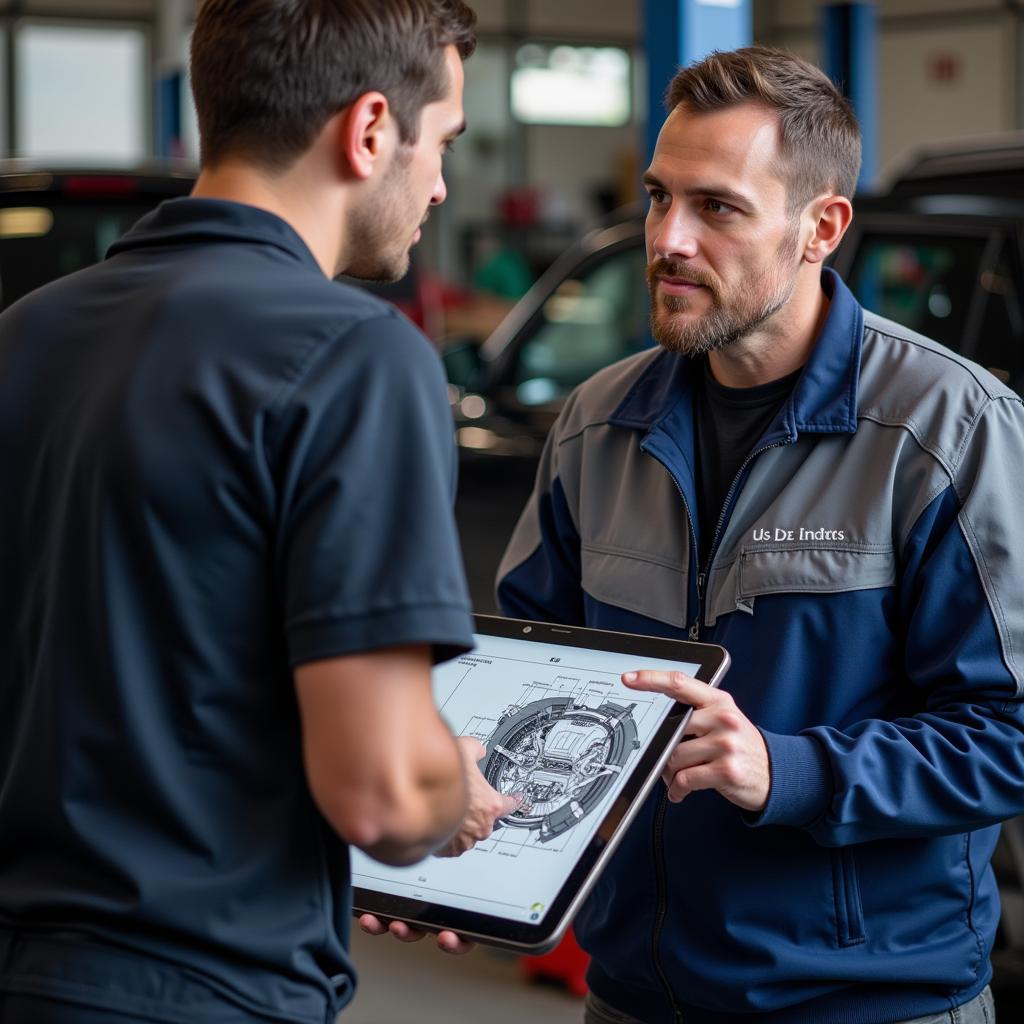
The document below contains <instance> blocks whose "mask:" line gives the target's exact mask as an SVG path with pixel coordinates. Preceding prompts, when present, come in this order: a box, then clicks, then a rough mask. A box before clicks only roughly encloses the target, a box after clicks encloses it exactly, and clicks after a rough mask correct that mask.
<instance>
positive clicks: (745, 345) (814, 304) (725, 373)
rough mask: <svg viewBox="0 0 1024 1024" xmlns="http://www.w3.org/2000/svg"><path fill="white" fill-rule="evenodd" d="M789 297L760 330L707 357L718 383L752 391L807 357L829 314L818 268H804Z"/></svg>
mask: <svg viewBox="0 0 1024 1024" xmlns="http://www.w3.org/2000/svg"><path fill="white" fill-rule="evenodd" d="M804 270H806V271H809V272H808V273H801V274H800V276H799V278H798V280H797V285H796V288H795V290H794V292H793V296H792V298H791V299H790V300H789V302H787V303H786V305H785V306H783V308H782V309H780V310H779V312H778V313H776V314H775V315H774V316H773V317H771V319H770V320H769V321H768V322H767V323H766V324H764V325H762V327H760V328H758V330H756V331H753V332H751V334H749V335H747V336H746V337H744V338H739V339H738V340H737V341H735V342H733V343H732V344H731V345H726V346H725V347H724V348H721V349H717V350H715V351H714V352H711V353H710V354H709V356H708V364H709V366H710V368H711V373H712V374H713V375H714V378H715V380H717V381H718V382H719V384H724V385H725V386H726V387H730V388H752V387H757V386H758V385H759V384H768V383H770V382H771V381H773V380H780V379H781V378H782V377H786V376H788V375H789V374H791V373H793V372H795V371H796V370H799V369H800V367H801V366H803V365H804V364H805V363H806V362H807V360H808V359H809V358H810V355H811V351H812V350H813V348H814V346H815V344H816V343H817V340H818V336H819V335H820V334H821V330H822V328H823V326H824V324H825V319H826V317H827V316H828V309H829V298H828V296H827V295H826V294H825V292H824V290H823V289H822V287H821V272H820V267H819V266H814V267H810V266H808V267H805V268H804Z"/></svg>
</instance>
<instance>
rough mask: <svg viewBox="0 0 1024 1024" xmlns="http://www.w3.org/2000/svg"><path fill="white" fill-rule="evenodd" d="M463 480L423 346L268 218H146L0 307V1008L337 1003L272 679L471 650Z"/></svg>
mask: <svg viewBox="0 0 1024 1024" xmlns="http://www.w3.org/2000/svg"><path fill="white" fill-rule="evenodd" d="M455 469H456V462H455V453H454V448H453V444H452V425H451V415H450V410H449V407H448V403H447V399H446V389H445V380H444V375H443V372H442V369H441V366H440V362H439V360H438V358H437V356H436V354H435V353H434V351H433V349H432V348H431V346H430V344H429V342H428V341H427V340H426V339H425V338H424V337H423V336H422V335H421V334H420V333H419V332H418V331H417V330H416V329H415V328H414V327H413V326H412V325H411V324H409V323H408V322H407V321H406V320H405V319H403V318H402V317H401V316H400V315H399V314H397V313H396V312H395V311H394V310H393V309H392V308H391V307H389V306H387V305H385V304H384V303H382V302H381V301H379V300H378V299H376V298H374V297H372V296H370V295H368V294H366V293H364V292H362V291H360V290H358V289H354V288H350V287H348V286H345V285H341V284H337V283H335V282H332V281H329V280H327V279H326V278H325V277H324V276H323V274H322V273H321V271H320V268H319V267H318V265H317V264H316V262H315V260H314V258H313V256H312V254H311V253H310V251H309V250H308V249H307V248H306V246H305V245H304V244H303V242H302V241H301V239H300V238H299V237H298V235H297V234H296V233H295V232H294V231H293V230H292V229H291V228H290V227H289V226H288V225H287V224H286V223H285V222H284V221H282V220H280V219H279V218H277V217H275V216H274V215H272V214H270V213H267V212H265V211H262V210H258V209H255V208H252V207H247V206H243V205H240V204H235V203H228V202H221V201H216V200H208V199H192V198H188V199H179V200H174V201H172V202H169V203H165V204H164V205H163V206H161V207H160V208H159V209H158V210H157V211H156V212H154V213H153V214H151V215H149V216H148V217H146V218H145V219H144V220H143V221H141V222H140V223H139V224H138V225H137V226H136V227H135V228H134V229H133V230H132V232H130V233H129V234H128V235H127V236H126V237H125V238H124V239H122V240H121V241H120V242H118V243H117V244H116V245H115V246H114V247H113V248H112V249H111V251H110V253H109V255H108V258H107V259H106V260H105V261H104V262H103V263H101V264H99V265H97V266H95V267H91V268H89V269H87V270H84V271H81V272H79V273H77V274H74V275H71V276H69V277H66V278H63V279H62V280H60V281H57V282H54V283H53V284H51V285H49V286H47V287H45V288H43V289H41V290H39V291H37V292H35V293H33V294H31V295H29V296H27V297H26V298H25V299H23V300H22V301H21V302H19V303H17V304H16V305H14V306H13V307H12V308H11V309H10V310H8V311H7V312H6V313H5V314H4V315H3V316H2V317H0V991H8V992H20V993H29V994H37V995H48V996H52V997H54V998H59V999H63V1000H66V1001H70V1002H77V1003H80V1004H84V1005H88V1006H97V1007H111V1008H113V1007H117V1008H119V1009H122V1010H123V1011H124V1012H126V1013H134V1014H137V1015H139V1016H149V1017H152V1018H153V1019H156V1020H161V1021H180V1022H187V1024H194V1022H199V1021H210V1022H214V1021H218V1022H219V1021H228V1020H232V1021H235V1020H238V1019H240V1016H239V1015H241V1017H242V1018H243V1019H248V1017H250V1016H251V1017H252V1018H253V1019H261V1020H262V1019H269V1020H281V1021H285V1020H286V1021H303V1022H306V1021H308V1022H310V1024H313V1022H316V1024H322V1022H324V1021H329V1020H331V1019H332V1018H333V1016H334V1014H335V1013H336V1011H337V1010H338V1009H340V1007H341V1006H342V1005H344V1003H345V1002H347V1000H348V999H349V998H350V996H351V992H352V988H353V971H352V966H351V964H350V962H349V960H348V958H347V956H346V953H345V947H346V944H347V938H348V929H349V918H350V912H351V907H350V896H349V881H348V858H347V850H346V847H345V845H344V843H343V842H342V841H341V840H340V839H339V838H338V837H337V836H336V835H335V834H334V833H333V831H332V830H331V829H330V828H329V827H328V826H327V824H326V823H325V821H324V820H323V819H322V818H321V816H320V814H319V813H318V811H317V810H316V808H315V806H314V804H313V801H312V799H311V797H310V794H309V791H308V788H307V785H306V780H305V775H304V771H303V765H302V758H301V747H300V723H299V716H298V710H297V705H296V699H295V693H294V687H293V683H292V672H291V670H292V668H293V667H294V666H295V665H298V664H300V663H302V662H306V661H310V660H313V659H319V658H325V657H330V656H333V655H342V654H349V653H353V652H359V651H367V650H372V649H375V648H380V647H384V646H390V645H395V644H412V643H426V644H431V645H433V650H434V652H435V657H436V658H438V659H443V658H447V657H451V656H453V655H454V654H456V653H461V652H462V651H464V650H466V649H468V648H469V647H470V646H471V644H472V636H471V621H470V618H469V614H468V612H469V600H468V596H467V593H466V587H465V582H464V578H463V573H462V566H461V561H460V557H459V548H458V541H457V537H456V532H455V528H454V524H453V519H452V498H453V485H454V478H455ZM366 685H367V686H373V685H374V680H373V679H372V678H367V680H366Z"/></svg>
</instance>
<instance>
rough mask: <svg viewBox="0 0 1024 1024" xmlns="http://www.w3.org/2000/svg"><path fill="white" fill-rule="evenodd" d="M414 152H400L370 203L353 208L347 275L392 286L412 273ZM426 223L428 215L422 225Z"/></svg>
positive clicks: (349, 229)
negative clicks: (411, 174)
mask: <svg viewBox="0 0 1024 1024" xmlns="http://www.w3.org/2000/svg"><path fill="white" fill-rule="evenodd" d="M411 157H412V154H411V151H410V152H409V153H408V154H406V153H404V152H403V151H402V150H399V151H398V152H397V153H396V154H395V157H394V159H393V160H392V162H391V164H390V166H389V167H388V169H387V173H386V174H385V175H384V177H383V179H382V180H381V183H380V186H379V187H378V189H377V192H376V194H375V196H374V198H373V200H372V201H371V202H368V203H364V204H363V205H362V206H360V207H356V208H354V209H353V210H352V211H351V212H350V214H349V222H348V225H347V231H346V240H347V246H348V249H349V260H348V266H347V267H346V268H345V273H346V274H347V275H348V276H350V277H355V278H358V279H359V280H361V281H378V282H381V283H383V284H392V283H394V282H395V281H400V280H401V279H402V278H403V277H405V275H406V274H407V273H408V271H409V258H410V257H409V252H410V248H411V243H412V235H413V233H414V231H415V225H414V226H413V228H412V230H410V224H412V223H413V218H414V217H415V211H414V210H413V209H412V208H411V205H410V203H409V200H408V194H409V190H408V185H407V183H408V169H409V163H410V161H411ZM424 220H426V215H425V213H424V214H423V215H422V217H421V220H420V222H419V223H423V221H424Z"/></svg>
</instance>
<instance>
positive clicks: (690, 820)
mask: <svg viewBox="0 0 1024 1024" xmlns="http://www.w3.org/2000/svg"><path fill="white" fill-rule="evenodd" d="M667 106H668V109H669V114H668V119H667V120H666V122H665V124H664V127H663V128H662V131H661V134H660V136H659V138H658V142H657V147H656V149H655V153H654V158H653V161H652V163H651V166H650V168H649V169H648V171H647V173H646V174H645V175H644V182H645V185H646V188H647V191H648V193H649V195H650V210H649V213H648V216H647V257H648V265H649V267H648V284H649V287H650V293H651V325H652V329H653V334H654V337H655V339H656V340H657V341H658V343H659V346H660V347H659V348H657V349H654V350H651V351H649V352H644V353H641V354H639V355H636V356H634V357H632V358H630V359H627V360H625V361H623V362H620V363H618V364H616V365H613V366H611V367H609V368H607V369H605V370H603V371H602V372H600V373H598V374H597V375H596V376H595V377H594V378H592V379H591V380H590V381H588V382H586V383H585V384H583V385H582V386H581V387H580V388H579V389H578V390H577V391H576V392H575V393H574V394H573V395H572V396H571V398H570V399H569V401H568V403H567V404H566V406H565V409H564V411H563V412H562V414H561V417H560V418H559V420H558V422H557V423H556V425H555V427H554V428H553V430H552V432H551V435H550V438H549V439H548V443H547V447H546V449H545V452H544V456H543V458H542V461H541V465H540V469H539V472H538V476H537V484H536V489H535V491H534V494H533V496H532V498H531V500H530V502H529V504H528V506H527V508H526V509H525V511H524V512H523V515H522V518H521V520H520V522H519V525H518V527H517V529H516V531H515V533H514V535H513V537H512V540H511V543H510V545H509V548H508V551H507V552H506V555H505V558H504V561H503V563H502V566H501V569H500V571H499V587H498V594H499V600H500V603H501V606H502V608H503V610H504V611H505V612H506V613H507V614H510V615H515V616H520V617H524V618H534V619H540V620H546V621H551V622H564V623H578V624H586V625H588V626H597V627H605V628H610V629H617V630H625V631H629V632H633V633H647V634H654V635H661V636H669V637H684V638H685V637H689V638H691V639H702V640H707V641H712V642H715V643H719V644H722V645H723V646H725V647H726V648H727V649H728V650H729V651H730V653H731V655H732V663H733V667H732V669H731V670H730V674H729V676H728V677H727V678H726V680H725V686H726V687H727V689H728V692H725V691H711V692H708V691H707V689H706V687H704V686H703V685H702V684H700V683H697V682H696V681H694V680H692V679H689V678H688V677H686V676H683V675H681V674H660V673H650V672H641V673H627V675H626V676H624V681H625V682H626V683H627V684H629V685H632V686H634V687H636V688H637V689H642V690H658V691H661V692H664V693H668V694H670V695H672V696H675V697H676V698H678V699H679V700H680V701H683V702H685V703H688V704H692V705H694V706H695V708H696V710H695V713H694V715H693V718H692V720H691V722H692V724H691V732H692V735H690V736H688V737H687V739H686V740H685V742H683V743H681V744H679V746H678V747H677V749H676V750H675V751H674V752H673V754H672V755H671V759H670V761H669V764H668V768H667V769H666V772H665V778H664V782H665V785H664V786H663V787H661V788H660V792H656V793H655V794H653V795H652V797H651V798H650V800H649V801H648V803H647V804H646V805H645V807H644V809H643V810H642V811H641V813H640V815H639V816H638V818H637V820H636V822H635V823H634V824H633V826H632V827H631V829H630V831H629V833H628V835H627V837H626V839H625V840H624V841H623V843H622V845H621V847H620V848H619V849H618V850H617V851H616V854H615V856H614V858H613V860H612V861H611V863H610V865H609V867H608V869H607V870H606V871H605V873H604V874H603V875H602V877H601V878H600V880H599V881H598V883H597V886H596V887H595V889H594V892H593V894H592V896H591V897H590V899H589V901H588V903H587V905H586V907H585V908H584V910H583V912H582V913H581V915H580V917H579V918H578V920H577V922H576V930H577V935H578V936H579V939H580V941H581V943H582V945H583V946H584V947H585V948H586V949H587V950H589V952H590V953H591V954H592V958H593V959H592V964H591V968H590V973H589V982H590V987H591V993H590V996H589V998H588V1003H587V1008H586V1011H585V1012H586V1020H587V1021H588V1024H636V1022H644V1024H661V1022H664V1024H739V1022H743V1024H753V1022H754V1021H758V1022H762V1021H763V1022H770V1024H822V1022H826V1021H830V1022H836V1024H840V1022H841V1024H891V1022H905V1021H919V1022H928V1024H939V1022H942V1021H959V1022H968V1021H969V1022H972V1024H973V1022H978V1024H981V1022H990V1021H992V1020H994V1011H993V1008H992V999H991V993H990V992H989V990H988V987H987V986H988V982H989V979H990V977H991V966H990V963H989V953H990V950H991V949H992V945H993V941H994V938H995V933H996V924H997V921H998V916H999V898H998V891H997V888H996V882H995V879H994V877H993V873H992V868H991V866H990V863H989V862H990V858H991V855H992V851H993V848H994V846H995V843H996V837H997V835H998V831H999V827H998V823H999V822H1000V821H1001V820H1003V819H1005V818H1007V817H1009V816H1012V815H1016V814H1019V813H1021V812H1022V811H1024V713H1022V704H1021V692H1022V678H1024V656H1022V654H1021V652H1022V651H1024V589H1022V588H1021V586H1020V583H1019V581H1020V580H1021V579H1022V578H1024V525H1022V524H1024V520H1022V518H1021V511H1020V510H1021V509H1022V508H1024V474H1022V473H1021V471H1020V467H1021V465H1024V409H1022V406H1021V401H1020V399H1019V397H1018V396H1017V395H1015V394H1014V393H1013V392H1011V391H1010V390H1009V389H1007V388H1006V387H1004V386H1003V385H1002V384H1001V383H1000V382H999V381H997V380H996V379H995V378H994V377H993V376H991V375H990V374H989V373H987V372H986V371H985V370H984V369H982V368H981V367H979V366H976V365H974V364H973V363H971V362H969V361H968V360H965V359H962V358H960V357H958V356H956V355H954V354H953V353H952V352H950V351H948V350H946V349H944V348H942V347H941V346H940V345H937V344H935V343H934V342H932V341H929V340H928V339H926V338H922V337H920V336H918V335H915V334H913V333H911V332H909V331H906V330H904V329H903V328H901V327H899V326H897V325H896V324H893V323H890V322H887V321H885V320H882V319H881V318H879V317H877V316H875V315H873V314H871V313H869V312H867V311H865V310H863V309H862V308H861V307H860V306H859V305H858V303H857V302H856V300H855V299H854V298H853V296H852V295H851V293H850V292H849V290H848V289H847V288H846V287H845V285H844V284H843V282H842V281H841V280H839V278H838V277H837V276H836V274H834V273H833V272H832V271H830V270H828V269H823V264H824V262H825V260H826V258H827V257H828V255H829V254H830V253H831V252H832V251H833V250H834V249H835V248H836V246H837V245H838V244H839V242H840V240H841V238H842V237H843V234H844V232H845V231H846V229H847V227H848V226H849V224H850V220H851V216H852V206H851V197H852V194H853V189H854V185H855V183H856V181H857V176H858V169H859V164H860V137H859V130H858V126H857V124H856V121H855V119H854V116H853V114H852V112H851V110H850V108H849V106H848V104H847V102H846V101H845V100H844V99H843V97H842V96H841V95H840V94H839V93H838V92H837V90H836V89H835V88H834V86H833V85H832V84H831V82H829V80H828V79H827V78H826V77H825V76H824V75H823V74H822V73H821V72H820V71H819V70H818V69H816V68H814V67H812V66H811V65H809V64H807V63H805V62H804V61H802V60H799V59H798V58H796V57H793V56H790V55H787V54H785V53H781V52H778V51H774V50H770V49H766V48H761V47H751V48H746V49H742V50H738V51H735V52H730V53H716V54H713V55H712V56H710V57H708V58H707V59H706V60H704V61H702V62H701V63H699V64H696V65H694V66H691V67H689V68H686V69H684V70H682V71H680V72H679V74H678V75H677V76H676V77H675V79H674V80H673V82H672V84H671V86H670V88H669V91H668V96H667Z"/></svg>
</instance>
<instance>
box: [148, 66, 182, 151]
mask: <svg viewBox="0 0 1024 1024" xmlns="http://www.w3.org/2000/svg"><path fill="white" fill-rule="evenodd" d="M181 90H182V73H181V72H180V71H167V72H165V73H164V74H162V75H159V76H158V78H157V81H156V96H155V103H154V106H155V109H156V125H155V127H156V133H155V134H156V143H155V149H156V155H157V156H163V157H180V156H182V155H183V151H182V143H181Z"/></svg>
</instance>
